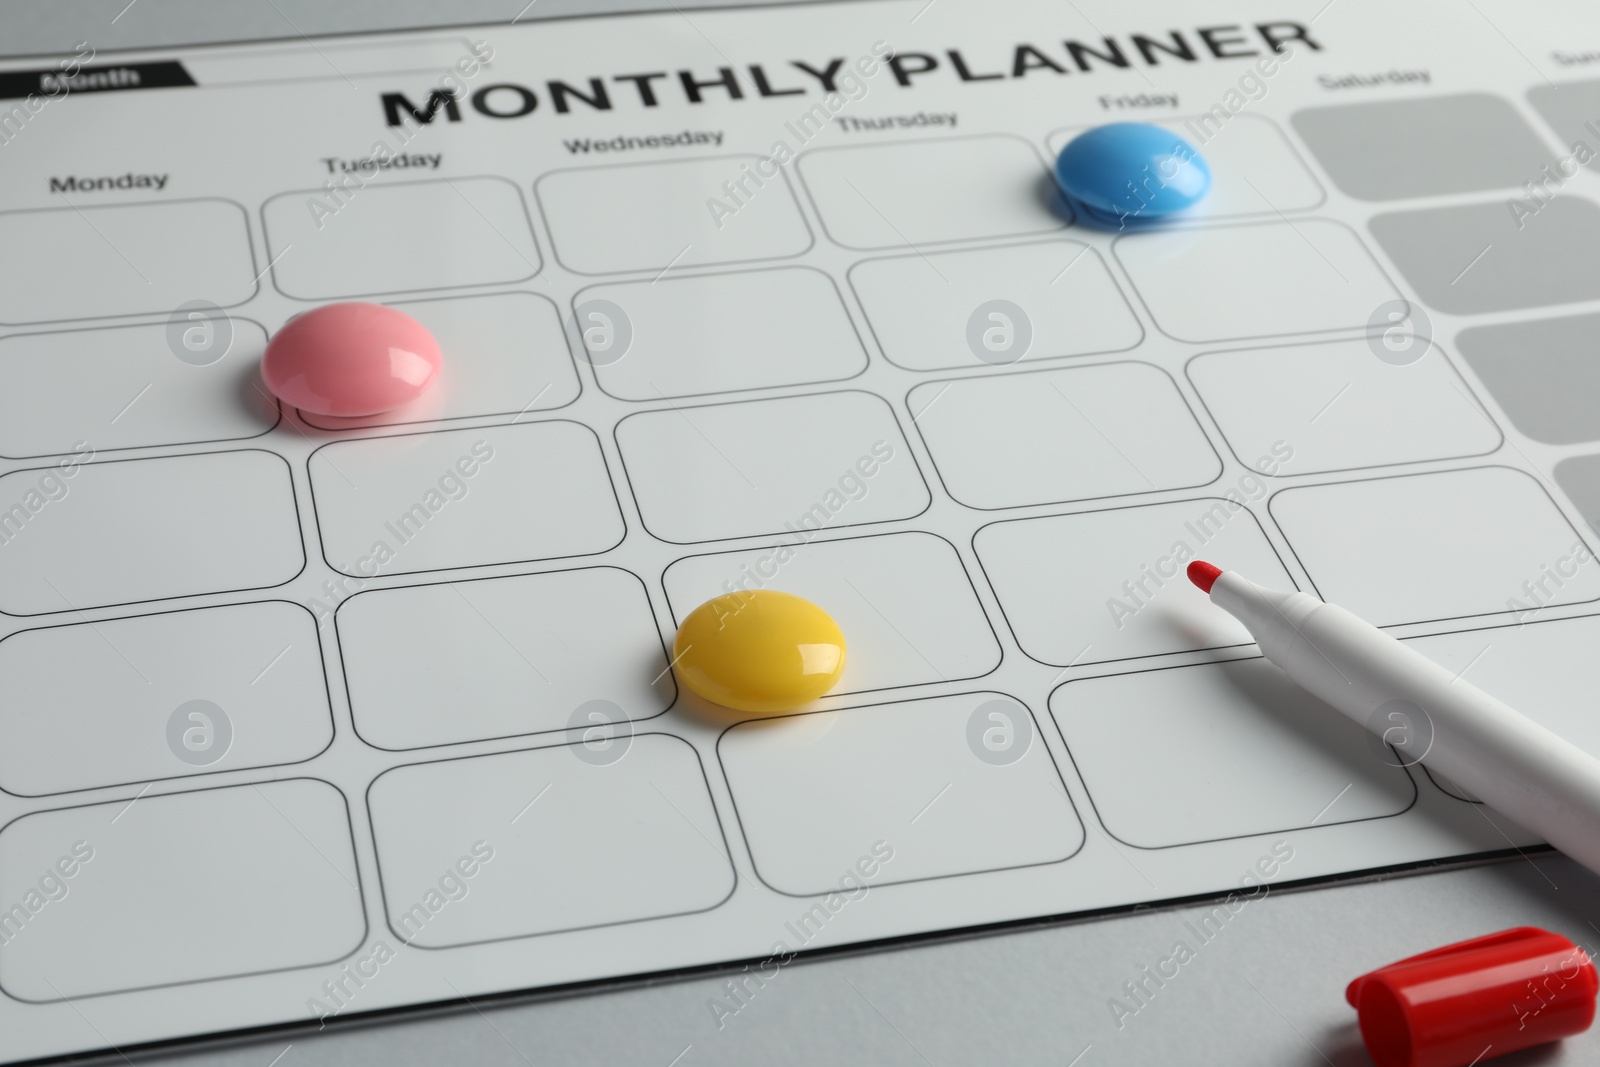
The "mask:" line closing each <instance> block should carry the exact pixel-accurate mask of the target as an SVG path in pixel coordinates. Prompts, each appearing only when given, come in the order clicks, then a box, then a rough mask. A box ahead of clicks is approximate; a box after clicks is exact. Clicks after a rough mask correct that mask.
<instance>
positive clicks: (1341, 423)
mask: <svg viewBox="0 0 1600 1067" xmlns="http://www.w3.org/2000/svg"><path fill="white" fill-rule="evenodd" d="M1411 343H1412V344H1416V345H1417V346H1419V349H1418V351H1416V352H1414V353H1413V352H1406V353H1404V354H1403V358H1404V360H1405V362H1401V363H1396V362H1392V361H1391V360H1392V359H1393V358H1394V357H1393V356H1392V354H1391V353H1390V352H1389V350H1388V349H1387V348H1385V345H1384V339H1383V338H1382V337H1381V336H1372V337H1368V338H1363V339H1362V340H1359V341H1323V342H1317V343H1311V344H1298V345H1283V346H1278V347H1273V348H1254V349H1246V350H1241V351H1234V352H1207V353H1205V354H1204V355H1199V356H1196V357H1194V358H1193V359H1191V360H1190V361H1189V362H1188V364H1187V365H1186V366H1185V368H1184V370H1185V373H1187V375H1188V377H1189V381H1190V382H1192V383H1193V384H1194V387H1195V392H1197V393H1199V394H1200V402H1201V403H1202V404H1204V405H1205V407H1206V410H1207V411H1208V412H1209V413H1210V414H1211V417H1212V418H1214V419H1215V420H1216V421H1217V426H1218V427H1219V428H1220V429H1221V430H1222V436H1223V437H1224V438H1225V439H1226V440H1227V442H1228V447H1229V448H1231V449H1232V450H1233V454H1234V456H1235V457H1237V458H1238V460H1239V462H1241V463H1243V464H1244V465H1245V466H1247V467H1250V468H1251V469H1252V470H1258V471H1261V472H1262V473H1264V474H1266V475H1267V476H1268V477H1291V476H1293V475H1297V474H1323V473H1328V472H1332V471H1342V470H1353V469H1357V468H1361V467H1382V466H1391V465H1395V464H1400V463H1420V462H1423V461H1425V460H1435V459H1454V458H1460V457H1465V456H1481V455H1485V454H1487V453H1489V452H1493V451H1494V450H1495V449H1497V448H1499V447H1500V443H1501V441H1503V440H1504V436H1503V435H1502V434H1501V433H1500V428H1499V427H1498V426H1496V425H1495V423H1494V420H1493V419H1491V418H1490V417H1489V414H1488V412H1486V411H1484V409H1483V408H1482V407H1481V406H1480V405H1479V404H1478V402H1477V400H1476V399H1475V398H1474V397H1473V396H1472V393H1471V391H1470V390H1469V389H1468V388H1467V384H1466V382H1464V381H1462V379H1461V376H1460V375H1459V374H1457V373H1456V370H1455V368H1454V367H1452V366H1451V365H1450V361H1449V359H1448V358H1446V356H1445V354H1444V352H1443V350H1441V349H1440V348H1439V347H1438V345H1436V344H1432V343H1430V342H1429V341H1427V340H1425V339H1418V338H1411Z"/></svg>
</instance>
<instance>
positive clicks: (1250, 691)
mask: <svg viewBox="0 0 1600 1067" xmlns="http://www.w3.org/2000/svg"><path fill="white" fill-rule="evenodd" d="M1050 712H1051V715H1052V716H1053V717H1054V718H1055V721H1056V725H1057V726H1058V727H1059V728H1060V730H1061V736H1062V737H1063V738H1064V739H1065V740H1066V743H1067V751H1068V752H1069V753H1070V754H1071V756H1072V762H1073V765H1074V766H1076V767H1077V769H1078V773H1079V774H1080V775H1082V777H1083V784H1084V787H1085V788H1086V789H1087V790H1088V791H1089V800H1090V803H1091V804H1093V805H1094V810H1095V814H1096V815H1098V816H1099V818H1100V821H1101V823H1103V824H1104V825H1105V828H1106V831H1107V832H1108V833H1110V834H1111V835H1112V836H1113V837H1115V838H1116V839H1117V840H1118V841H1121V842H1122V843H1123V844H1126V845H1132V846H1133V847H1135V848H1170V847H1173V846H1176V845H1192V844H1198V843H1200V842H1204V841H1219V840H1225V839H1228V838H1235V837H1252V836H1255V835H1257V834H1272V833H1283V832H1285V831H1289V830H1301V829H1309V828H1311V827H1313V826H1327V825H1331V824H1334V823H1343V822H1354V821H1357V820H1361V819H1377V818H1384V817H1388V816H1393V815H1399V814H1400V813H1401V812H1403V811H1405V810H1407V809H1408V808H1410V807H1411V805H1412V804H1413V803H1415V801H1416V796H1417V792H1416V786H1415V784H1414V783H1413V782H1412V780H1411V777H1410V776H1409V775H1408V774H1407V773H1406V771H1405V770H1404V768H1403V767H1402V766H1401V758H1400V756H1399V755H1398V754H1396V753H1395V751H1394V750H1393V749H1391V748H1389V747H1388V746H1386V745H1384V744H1383V743H1382V741H1380V740H1379V739H1378V738H1377V737H1376V736H1375V735H1372V734H1369V733H1368V731H1366V730H1364V729H1363V728H1362V727H1361V726H1360V725H1359V724H1358V723H1354V722H1351V721H1350V720H1349V719H1347V718H1345V716H1344V715H1343V714H1341V713H1340V712H1338V711H1336V710H1334V709H1333V708H1330V707H1328V706H1327V705H1326V704H1323V703H1322V702H1321V701H1319V700H1317V699H1316V698H1315V697H1313V696H1311V695H1310V694H1308V693H1306V692H1305V691H1304V690H1302V689H1300V688H1298V687H1297V686H1296V685H1295V684H1294V683H1293V682H1290V681H1289V680H1288V678H1287V677H1286V676H1285V675H1284V674H1283V672H1282V671H1280V670H1279V669H1278V668H1277V667H1275V666H1273V665H1272V664H1271V663H1268V662H1267V661H1266V660H1264V659H1260V658H1251V659H1242V660H1232V661H1229V662H1226V663H1206V664H1200V665H1198V666H1190V667H1163V668H1157V669H1153V670H1144V671H1138V672H1135V673H1132V674H1111V675H1104V676H1100V677H1091V678H1078V679H1074V680H1073V681H1070V682H1066V683H1065V684H1063V685H1061V686H1059V687H1058V688H1057V689H1056V690H1055V692H1054V693H1052V694H1051V696H1050Z"/></svg>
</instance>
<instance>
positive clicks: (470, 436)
mask: <svg viewBox="0 0 1600 1067" xmlns="http://www.w3.org/2000/svg"><path fill="white" fill-rule="evenodd" d="M307 465H308V468H309V470H310V474H311V492H312V497H313V499H314V500H315V502H316V510H317V528H318V530H319V531H320V533H321V537H322V554H323V558H324V559H326V560H327V561H328V565H329V566H330V567H332V568H333V569H334V570H336V571H339V572H340V573H341V574H347V575H350V576H352V577H355V578H372V577H374V576H376V575H378V574H415V573H419V572H423V571H437V570H450V569H453V568H457V567H483V566H489V565H491V564H496V563H526V562H531V561H533V560H543V559H561V558H564V557H568V556H585V555H594V554H596V553H600V552H605V551H607V550H609V549H611V548H615V547H616V546H617V545H618V544H620V543H621V541H622V538H623V536H624V533H625V532H626V531H625V529H624V526H623V521H622V512H621V509H620V508H619V506H618V502H617V494H616V489H615V487H614V486H613V485H612V483H611V474H610V472H609V471H608V470H607V469H606V464H605V459H604V458H603V457H602V456H601V454H600V440H599V438H597V437H596V436H595V433H594V431H593V430H591V429H589V427H587V426H585V425H583V424H582V423H577V422H571V421H569V420H565V419H560V420H552V421H549V422H526V423H521V424H518V423H510V424H507V425H504V426H483V427H479V428H477V429H468V430H440V431H435V432H432V433H410V434H396V435H393V436H388V437H367V438H362V439H360V440H356V441H338V442H335V443H333V444H329V445H323V446H322V447H321V448H319V449H317V450H316V451H315V452H313V453H312V454H311V459H310V460H309V461H308V464H307Z"/></svg>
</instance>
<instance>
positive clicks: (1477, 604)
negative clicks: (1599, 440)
mask: <svg viewBox="0 0 1600 1067" xmlns="http://www.w3.org/2000/svg"><path fill="white" fill-rule="evenodd" d="M1267 507H1268V510H1269V511H1270V512H1271V514H1272V518H1273V520H1274V521H1275V522H1277V524H1278V528H1279V529H1280V530H1282V531H1283V535H1284V537H1285V538H1287V539H1288V542H1289V547H1290V549H1291V550H1292V551H1293V552H1294V554H1295V557H1296V558H1297V559H1298V560H1299V561H1300V564H1301V566H1303V567H1304V568H1305V570H1306V574H1307V575H1309V576H1310V578H1311V582H1312V585H1313V587H1314V591H1315V593H1316V594H1317V596H1319V597H1321V598H1322V599H1324V600H1327V601H1329V602H1331V603H1335V604H1338V605H1339V606H1340V607H1343V608H1345V609H1347V610H1349V611H1353V612H1355V613H1356V614H1357V615H1360V616H1361V617H1362V618H1364V619H1366V620H1367V621H1368V622H1370V623H1373V624H1374V625H1377V626H1399V625H1401V624H1403V623H1412V622H1430V621H1433V620H1436V619H1451V618H1467V617H1471V616H1476V615H1492V614H1497V613H1500V612H1506V611H1526V610H1529V609H1531V608H1535V607H1542V606H1544V605H1548V604H1582V603H1589V602H1591V601H1594V600H1600V566H1596V565H1595V564H1594V555H1593V551H1592V550H1591V549H1590V548H1589V547H1588V546H1587V545H1586V544H1585V543H1584V540H1583V537H1582V536H1581V535H1580V534H1579V533H1578V531H1577V530H1575V529H1573V527H1572V524H1571V523H1570V522H1568V521H1567V518H1566V516H1565V515H1563V514H1562V513H1561V510H1560V509H1559V508H1558V507H1556V504H1555V501H1553V500H1552V499H1550V495H1549V494H1548V493H1547V492H1546V491H1545V488H1544V486H1542V485H1541V484H1540V483H1539V482H1538V481H1536V480H1535V479H1534V478H1533V477H1531V476H1530V475H1528V474H1525V473H1523V472H1522V471H1520V470H1515V469H1513V468H1511V467H1470V468H1467V469H1464V470H1452V471H1436V472H1433V473H1429V474H1405V475H1394V476H1390V477H1386V478H1374V479H1371V480H1369V481H1350V482H1329V483H1327V484H1324V485H1308V486H1296V487H1294V488H1292V489H1284V490H1281V491H1280V492H1277V493H1275V494H1273V496H1272V498H1271V500H1269V501H1268V502H1267ZM1575 559H1576V560H1578V561H1579V563H1580V564H1586V565H1574V560H1575ZM1569 571H1570V573H1564V572H1569Z"/></svg>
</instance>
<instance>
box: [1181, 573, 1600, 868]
mask: <svg viewBox="0 0 1600 1067" xmlns="http://www.w3.org/2000/svg"><path fill="white" fill-rule="evenodd" d="M1189 580H1190V581H1192V582H1193V583H1194V584H1195V585H1197V586H1199V587H1200V588H1201V590H1203V591H1204V592H1206V593H1209V594H1210V596H1211V602H1212V603H1213V604H1215V605H1217V606H1218V607H1220V608H1222V609H1223V610H1224V611H1226V612H1228V614H1230V615H1232V616H1233V617H1234V618H1236V619H1238V620H1239V621H1240V622H1241V623H1243V624H1244V627H1245V629H1247V630H1249V631H1250V636H1251V637H1253V638H1255V641H1256V644H1257V645H1258V646H1260V648H1261V654H1262V655H1263V656H1265V657H1266V658H1267V659H1268V660H1270V661H1271V662H1272V663H1274V664H1276V665H1277V666H1278V667H1279V668H1280V669H1281V670H1282V671H1283V672H1284V673H1285V674H1287V675H1288V676H1289V677H1290V679H1292V680H1293V681H1294V682H1295V683H1296V684H1297V685H1299V686H1300V687H1301V688H1302V689H1305V690H1306V691H1308V692H1310V693H1311V694H1312V695H1314V696H1316V697H1319V698H1321V699H1322V700H1323V701H1325V702H1326V703H1328V704H1331V705H1333V707H1335V708H1337V709H1338V710H1340V711H1342V712H1343V713H1344V714H1346V715H1348V716H1349V717H1350V718H1352V719H1354V720H1355V721H1356V722H1357V723H1359V724H1361V725H1362V726H1365V727H1367V728H1368V729H1370V730H1373V731H1374V732H1376V733H1379V734H1381V735H1382V736H1383V739H1384V740H1385V741H1386V742H1388V743H1389V744H1391V745H1393V746H1394V748H1395V749H1396V750H1397V751H1399V752H1400V753H1402V754H1403V755H1404V756H1406V757H1407V759H1409V760H1412V761H1419V760H1420V761H1421V762H1423V763H1425V764H1427V765H1428V766H1429V767H1430V768H1432V769H1433V770H1436V771H1438V772H1440V773H1441V774H1443V775H1445V776H1446V777H1448V778H1449V779H1450V780H1451V781H1453V782H1455V783H1456V784H1457V785H1460V786H1461V787H1463V788H1464V789H1467V790H1468V791H1470V792H1471V793H1472V794H1473V795H1475V796H1477V797H1478V798H1479V799H1481V800H1483V801H1484V803H1486V804H1488V805H1489V806H1490V807H1492V808H1494V809H1495V810H1496V811H1499V812H1501V813H1503V814H1505V815H1507V816H1509V817H1510V818H1512V819H1514V820H1516V821H1517V822H1518V823H1520V824H1521V825H1522V826H1524V827H1526V828H1527V829H1529V830H1532V831H1533V832H1534V833H1537V834H1539V835H1540V836H1542V837H1543V838H1544V839H1545V840H1546V841H1548V842H1550V844H1552V845H1554V846H1555V847H1556V848H1559V849H1560V850H1561V851H1562V852H1565V853H1566V854H1567V855H1569V856H1571V857H1572V858H1573V859H1575V860H1577V861H1578V862H1579V863H1581V864H1583V865H1584V866H1585V867H1587V868H1589V869H1590V870H1591V871H1595V872H1596V873H1600V759H1595V757H1593V756H1591V755H1589V754H1588V753H1587V752H1584V751H1583V750H1582V749H1580V748H1578V747H1577V746H1576V745H1574V744H1572V743H1571V742H1569V741H1566V740H1563V739H1562V738H1560V737H1558V736H1556V735H1555V734H1554V733H1552V732H1550V731H1549V730H1547V729H1545V728H1544V727H1543V726H1540V725H1539V724H1538V723H1536V722H1534V721H1533V720H1532V719H1529V718H1528V717H1526V716H1525V715H1521V714H1519V713H1517V712H1515V711H1513V710H1512V709H1511V708H1509V707H1507V706H1506V705H1504V704H1502V703H1500V701H1498V700H1496V699H1495V698H1494V697H1492V696H1490V695H1489V694H1487V693H1485V692H1483V691H1482V690H1481V689H1478V688H1477V687H1476V686H1473V685H1471V684H1470V683H1468V682H1465V681H1462V680H1461V679H1459V678H1457V677H1455V676H1453V675H1452V674H1451V673H1450V672H1449V671H1448V670H1446V669H1445V668H1443V667H1441V666H1439V665H1438V664H1437V663H1435V662H1433V661H1432V660H1430V659H1428V658H1427V657H1426V656H1424V655H1422V654H1421V653H1420V652H1417V651H1415V650H1413V649H1411V648H1407V647H1406V646H1405V645H1404V644H1402V643H1400V642H1399V641H1397V640H1395V639H1394V638H1393V637H1390V636H1389V635H1388V634H1386V633H1384V632H1383V631H1382V630H1380V629H1378V628H1377V627H1376V626H1373V625H1372V624H1370V623H1367V622H1363V621H1362V620H1361V619H1359V618H1357V617H1356V616H1354V615H1352V614H1351V613H1350V612H1348V611H1346V610H1344V609H1343V608H1341V607H1338V606H1337V605H1334V604H1326V603H1323V602H1322V601H1320V600H1318V599H1317V598H1316V597H1314V596H1311V595H1309V594H1307V593H1300V592H1293V593H1285V592H1281V591H1279V590H1275V589H1263V588H1262V587H1261V586H1259V585H1256V584H1255V583H1254V582H1252V581H1250V580H1249V579H1247V578H1245V577H1243V576H1241V575H1239V574H1236V573H1234V572H1233V571H1224V570H1220V569H1218V568H1217V567H1214V566H1212V565H1211V564H1209V563H1205V562H1202V561H1200V560H1195V561H1194V562H1192V563H1190V564H1189ZM1385 709H1391V710H1389V711H1385ZM1391 716H1394V717H1393V718H1391ZM1417 718H1420V720H1421V721H1420V722H1413V721H1410V720H1412V719H1417ZM1396 725H1402V726H1403V728H1401V729H1391V727H1393V726H1396Z"/></svg>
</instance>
